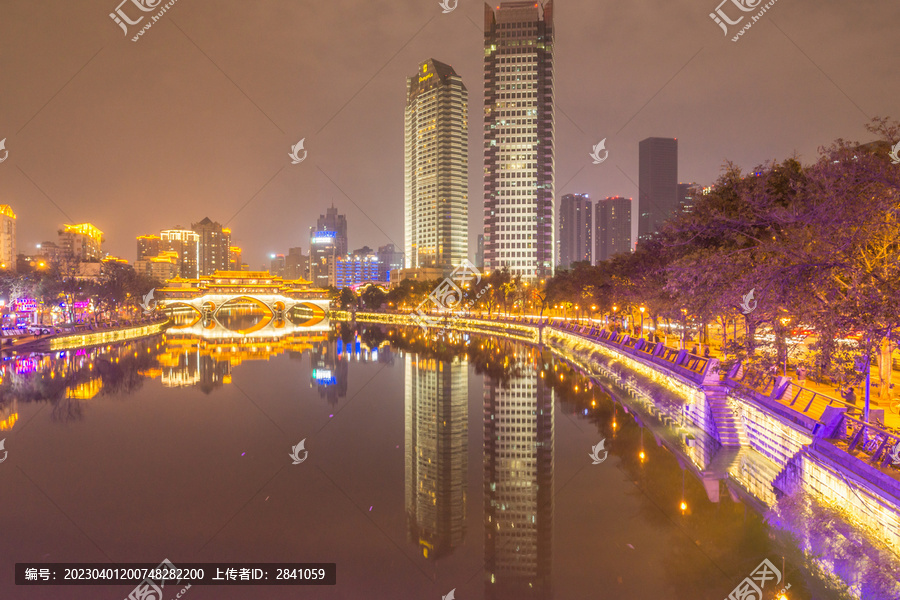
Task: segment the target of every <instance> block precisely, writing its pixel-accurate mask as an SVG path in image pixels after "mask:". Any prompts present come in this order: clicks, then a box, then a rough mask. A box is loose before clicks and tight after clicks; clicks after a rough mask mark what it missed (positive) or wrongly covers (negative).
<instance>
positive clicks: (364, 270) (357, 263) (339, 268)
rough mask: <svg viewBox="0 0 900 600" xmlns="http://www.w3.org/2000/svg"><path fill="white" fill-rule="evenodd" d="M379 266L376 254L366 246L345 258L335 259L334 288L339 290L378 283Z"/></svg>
mask: <svg viewBox="0 0 900 600" xmlns="http://www.w3.org/2000/svg"><path fill="white" fill-rule="evenodd" d="M380 271H381V265H380V263H379V261H378V254H376V253H375V251H374V250H372V249H371V248H369V247H368V246H366V247H364V248H360V249H359V250H355V251H354V252H353V253H352V254H349V255H347V256H339V257H337V261H336V263H335V286H336V287H337V288H338V289H340V288H344V287H350V286H353V285H357V284H360V283H363V282H366V281H379V279H378V277H379V274H380Z"/></svg>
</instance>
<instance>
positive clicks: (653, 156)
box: [638, 137, 679, 242]
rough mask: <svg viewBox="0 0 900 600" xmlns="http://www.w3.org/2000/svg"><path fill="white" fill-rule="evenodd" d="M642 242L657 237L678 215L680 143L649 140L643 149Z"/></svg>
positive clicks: (641, 170) (640, 227)
mask: <svg viewBox="0 0 900 600" xmlns="http://www.w3.org/2000/svg"><path fill="white" fill-rule="evenodd" d="M639 154H640V156H639V162H640V169H639V173H638V187H639V188H640V195H639V196H638V209H639V210H640V219H639V220H638V241H639V242H642V241H646V240H649V239H650V238H651V237H653V234H654V233H656V232H657V231H658V230H659V228H660V227H661V226H662V224H663V223H664V222H665V221H667V220H669V219H670V218H671V217H672V216H674V215H675V213H677V212H678V210H679V207H678V140H677V139H675V138H655V137H652V138H647V139H645V140H641V142H640V145H639Z"/></svg>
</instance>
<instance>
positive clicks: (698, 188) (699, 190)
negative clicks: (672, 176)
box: [678, 183, 703, 213]
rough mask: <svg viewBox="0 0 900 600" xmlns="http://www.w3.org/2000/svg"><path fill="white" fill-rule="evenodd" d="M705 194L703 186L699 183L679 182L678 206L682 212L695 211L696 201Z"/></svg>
mask: <svg viewBox="0 0 900 600" xmlns="http://www.w3.org/2000/svg"><path fill="white" fill-rule="evenodd" d="M701 195H703V186H702V185H699V184H697V183H679V184H678V208H679V211H680V212H682V213H692V212H694V202H696V199H697V197H698V196H701Z"/></svg>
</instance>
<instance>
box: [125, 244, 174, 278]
mask: <svg viewBox="0 0 900 600" xmlns="http://www.w3.org/2000/svg"><path fill="white" fill-rule="evenodd" d="M180 263H181V258H180V257H179V256H178V253H177V252H174V251H171V250H164V251H162V252H160V253H159V255H158V256H147V257H144V258H142V259H140V260H138V261H137V262H135V263H134V270H135V272H136V273H137V274H138V275H146V276H149V277H152V278H153V279H158V280H160V281H166V280H169V279H175V278H176V277H178V276H179V271H180Z"/></svg>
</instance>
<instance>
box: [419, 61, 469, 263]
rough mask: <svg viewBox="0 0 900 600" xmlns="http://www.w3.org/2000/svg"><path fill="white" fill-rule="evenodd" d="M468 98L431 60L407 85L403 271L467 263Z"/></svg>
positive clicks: (451, 74) (450, 73)
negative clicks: (404, 269) (465, 261)
mask: <svg viewBox="0 0 900 600" xmlns="http://www.w3.org/2000/svg"><path fill="white" fill-rule="evenodd" d="M468 102H469V92H468V90H466V86H465V85H463V82H462V79H461V78H460V76H459V75H457V74H456V71H454V70H453V67H451V66H450V65H446V64H444V63H442V62H438V61H436V60H434V59H430V60H426V61H425V62H423V63H421V64H420V65H419V67H418V69H417V70H416V74H415V75H413V76H412V77H409V78H407V80H406V113H405V130H406V142H405V156H406V158H405V162H406V165H405V166H406V168H405V182H404V184H405V192H404V238H405V239H404V250H405V252H406V260H405V263H406V268H408V269H421V268H433V269H443V270H445V271H448V272H449V271H452V270H453V269H454V268H455V267H456V266H458V265H459V264H460V263H462V262H463V261H464V260H466V259H467V257H468V243H467V241H468V229H469V194H468V185H469V184H468V178H469V152H468V143H469V129H468V122H469V121H468V119H469V115H468V108H467V107H468Z"/></svg>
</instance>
